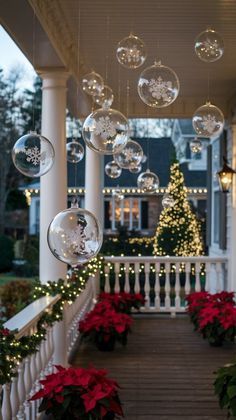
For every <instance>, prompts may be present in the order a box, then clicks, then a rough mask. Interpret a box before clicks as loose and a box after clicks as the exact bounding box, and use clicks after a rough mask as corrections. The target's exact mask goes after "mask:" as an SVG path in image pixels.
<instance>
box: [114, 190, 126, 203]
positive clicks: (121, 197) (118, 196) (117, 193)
mask: <svg viewBox="0 0 236 420" xmlns="http://www.w3.org/2000/svg"><path fill="white" fill-rule="evenodd" d="M112 197H114V198H115V200H116V201H121V200H124V198H125V196H124V194H123V193H122V192H121V190H120V188H116V189H115V190H112Z"/></svg>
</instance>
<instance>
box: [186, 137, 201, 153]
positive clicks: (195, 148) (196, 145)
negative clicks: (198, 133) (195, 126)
mask: <svg viewBox="0 0 236 420" xmlns="http://www.w3.org/2000/svg"><path fill="white" fill-rule="evenodd" d="M189 147H190V150H191V152H192V153H200V152H201V151H202V142H201V140H200V139H198V138H197V137H195V139H193V140H191V141H190V143H189Z"/></svg>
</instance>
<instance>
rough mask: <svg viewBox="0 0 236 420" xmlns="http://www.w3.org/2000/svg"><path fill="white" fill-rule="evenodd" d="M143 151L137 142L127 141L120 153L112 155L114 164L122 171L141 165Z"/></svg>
mask: <svg viewBox="0 0 236 420" xmlns="http://www.w3.org/2000/svg"><path fill="white" fill-rule="evenodd" d="M142 157H143V149H142V147H141V146H140V144H139V143H138V142H137V141H134V140H129V141H128V143H127V144H126V146H125V147H124V148H123V149H122V150H121V152H120V153H117V154H114V160H115V162H116V163H117V164H118V165H119V166H120V167H121V168H123V169H129V168H132V167H136V166H138V165H139V164H140V163H141V160H142Z"/></svg>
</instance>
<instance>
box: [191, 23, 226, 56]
mask: <svg viewBox="0 0 236 420" xmlns="http://www.w3.org/2000/svg"><path fill="white" fill-rule="evenodd" d="M195 52H196V54H197V56H198V57H199V58H200V60H202V61H205V62H213V61H217V60H219V59H220V58H221V57H222V55H223V54H224V41H223V39H222V37H221V36H220V34H218V32H216V31H214V29H210V28H208V29H207V30H206V31H203V32H201V33H200V34H199V35H198V36H197V38H196V40H195Z"/></svg>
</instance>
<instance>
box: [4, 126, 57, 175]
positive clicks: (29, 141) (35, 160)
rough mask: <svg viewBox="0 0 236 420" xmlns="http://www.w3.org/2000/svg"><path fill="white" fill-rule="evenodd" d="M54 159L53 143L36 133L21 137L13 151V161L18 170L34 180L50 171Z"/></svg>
mask: <svg viewBox="0 0 236 420" xmlns="http://www.w3.org/2000/svg"><path fill="white" fill-rule="evenodd" d="M54 158H55V152H54V148H53V145H52V144H51V142H50V141H49V140H48V139H47V138H46V137H44V136H41V135H40V134H37V133H35V132H30V133H29V134H25V135H24V136H22V137H20V138H19V139H18V140H17V142H16V143H15V145H14V147H13V149H12V160H13V163H14V165H15V167H16V169H18V171H19V172H21V173H22V174H23V175H26V176H29V177H32V178H38V177H40V176H42V175H45V174H46V173H47V172H48V171H50V169H51V167H52V165H53V163H54Z"/></svg>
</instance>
